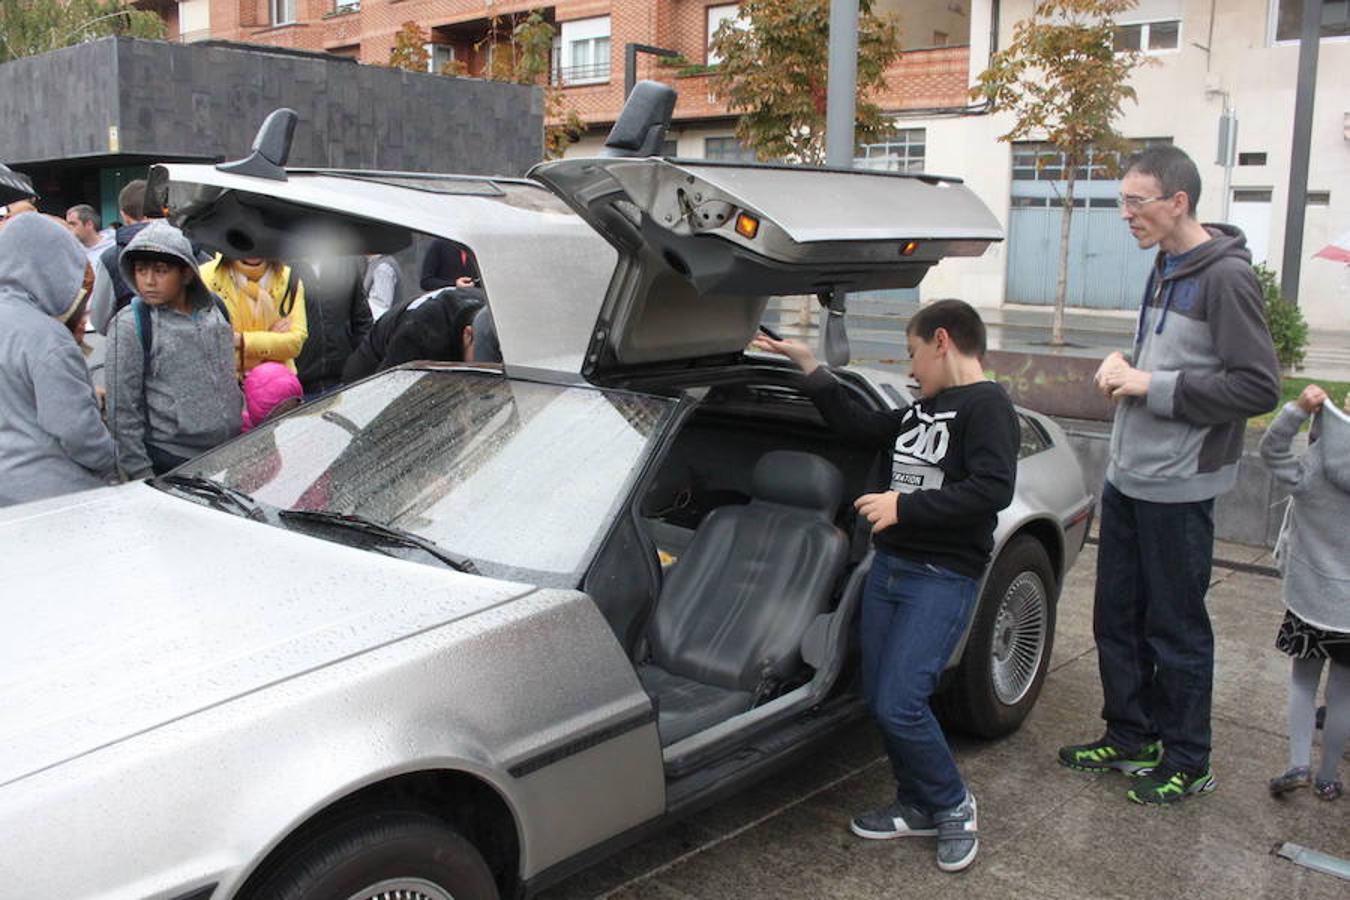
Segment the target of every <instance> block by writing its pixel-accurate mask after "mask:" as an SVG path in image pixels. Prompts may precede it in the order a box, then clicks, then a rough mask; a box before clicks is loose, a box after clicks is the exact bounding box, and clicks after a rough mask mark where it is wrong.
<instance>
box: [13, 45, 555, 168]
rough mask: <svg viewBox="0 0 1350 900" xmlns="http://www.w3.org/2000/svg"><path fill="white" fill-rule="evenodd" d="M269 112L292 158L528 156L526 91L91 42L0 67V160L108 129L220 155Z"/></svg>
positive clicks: (341, 64) (80, 144)
mask: <svg viewBox="0 0 1350 900" xmlns="http://www.w3.org/2000/svg"><path fill="white" fill-rule="evenodd" d="M281 106H289V107H290V108H292V109H294V110H295V111H296V112H297V113H299V115H300V123H299V126H298V127H297V129H296V134H295V143H294V144H293V146H292V151H291V159H290V164H291V165H294V166H333V167H351V168H381V169H397V170H406V171H422V172H427V171H435V172H447V171H448V172H463V173H468V174H498V175H520V174H523V173H524V171H525V170H526V169H528V168H529V167H530V166H531V165H533V164H534V163H536V162H538V161H539V159H540V158H541V155H542V138H543V97H542V92H541V91H540V90H539V89H538V88H532V87H522V86H519V85H511V84H501V83H496V82H488V81H477V80H470V79H460V78H446V77H444V76H439V75H423V74H417V73H411V72H404V71H401V70H398V69H387V68H383V67H379V66H363V65H357V64H355V63H353V62H350V61H347V60H343V59H337V58H332V57H324V56H322V55H319V54H294V53H285V52H280V53H279V52H269V51H268V50H267V49H266V48H249V49H242V48H238V47H234V46H231V47H221V46H202V45H198V44H169V43H164V42H161V41H142V40H132V39H128V38H105V39H102V40H99V41H94V42H91V43H88V44H83V45H81V46H79V47H71V48H67V49H65V50H60V51H57V52H55V53H48V54H44V55H42V56H39V57H33V58H30V59H24V60H18V61H15V62H12V63H7V64H5V65H0V122H3V123H4V124H3V126H0V159H5V160H7V161H11V162H19V163H24V162H33V161H44V160H54V159H61V158H69V157H72V156H83V155H88V154H91V153H99V154H107V153H109V152H110V151H109V147H108V143H107V127H108V125H110V124H115V125H117V127H118V133H119V138H120V152H121V153H122V154H124V155H134V156H144V157H157V156H163V157H166V158H167V157H178V158H182V157H197V158H205V159H219V158H228V159H234V158H238V157H240V156H242V155H244V154H246V153H247V152H248V148H249V145H250V144H251V143H252V141H253V136H254V134H255V133H256V131H257V129H258V126H259V125H260V124H261V123H262V120H263V119H264V118H265V117H266V115H267V114H268V113H269V112H271V111H272V110H273V109H276V108H277V107H281ZM15 122H17V123H19V126H20V127H19V129H13V128H11V125H12V124H13V123H15ZM16 130H19V131H22V132H24V133H23V134H15V131H16Z"/></svg>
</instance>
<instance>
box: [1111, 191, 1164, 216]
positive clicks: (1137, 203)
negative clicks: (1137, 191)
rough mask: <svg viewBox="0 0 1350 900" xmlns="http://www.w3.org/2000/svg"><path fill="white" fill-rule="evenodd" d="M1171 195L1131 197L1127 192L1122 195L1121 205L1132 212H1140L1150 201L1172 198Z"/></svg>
mask: <svg viewBox="0 0 1350 900" xmlns="http://www.w3.org/2000/svg"><path fill="white" fill-rule="evenodd" d="M1170 199H1171V198H1170V197H1130V196H1127V195H1125V194H1121V195H1120V205H1121V206H1123V207H1125V208H1126V209H1128V210H1129V211H1130V212H1139V210H1141V209H1143V208H1144V207H1145V206H1147V205H1148V204H1150V203H1154V202H1156V201H1158V200H1170Z"/></svg>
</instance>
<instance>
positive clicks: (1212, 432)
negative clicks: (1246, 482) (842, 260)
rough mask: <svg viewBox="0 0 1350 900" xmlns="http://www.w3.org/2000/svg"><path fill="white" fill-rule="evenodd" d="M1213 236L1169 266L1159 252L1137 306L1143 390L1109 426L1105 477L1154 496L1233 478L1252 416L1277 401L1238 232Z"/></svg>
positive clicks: (1217, 230) (1193, 494) (1248, 261)
mask: <svg viewBox="0 0 1350 900" xmlns="http://www.w3.org/2000/svg"><path fill="white" fill-rule="evenodd" d="M1205 227H1206V228H1207V229H1208V230H1209V233H1210V235H1211V239H1210V240H1208V241H1206V242H1205V243H1203V244H1201V245H1200V246H1198V247H1196V248H1194V249H1193V250H1191V251H1190V252H1189V253H1184V254H1181V256H1180V257H1178V258H1176V259H1175V260H1174V263H1175V266H1174V267H1169V266H1168V259H1167V254H1166V253H1163V252H1159V253H1158V256H1157V260H1156V262H1155V264H1154V270H1153V272H1152V274H1150V275H1149V279H1148V286H1147V289H1146V290H1145V292H1144V301H1143V305H1142V307H1141V308H1140V310H1139V325H1138V331H1137V333H1136V336H1135V345H1134V365H1135V367H1136V368H1139V369H1142V370H1144V371H1147V372H1150V373H1151V374H1152V381H1151V382H1150V384H1149V388H1148V395H1147V396H1145V397H1126V398H1125V399H1123V400H1121V401H1120V404H1119V405H1118V406H1117V407H1116V417H1115V423H1114V424H1113V426H1112V428H1111V462H1110V465H1109V466H1108V467H1107V470H1106V480H1107V481H1109V482H1111V484H1112V485H1114V486H1115V487H1116V489H1117V490H1119V491H1120V492H1121V493H1122V494H1124V495H1125V496H1127V497H1133V498H1134V499H1136V500H1146V501H1152V502H1156V503H1190V502H1195V501H1200V500H1209V499H1212V498H1214V497H1217V496H1218V495H1219V494H1222V493H1224V492H1225V491H1227V490H1228V489H1229V488H1231V487H1232V486H1233V484H1234V482H1236V481H1237V462H1238V457H1240V456H1241V455H1242V439H1243V434H1244V433H1245V431H1246V423H1247V418H1248V417H1249V416H1255V415H1259V414H1261V413H1264V412H1268V411H1269V410H1272V409H1274V408H1275V405H1276V404H1277V403H1279V402H1280V366H1279V363H1278V362H1277V361H1276V359H1275V347H1274V345H1273V344H1272V343H1271V340H1270V330H1269V329H1268V328H1267V327H1266V320H1265V306H1264V301H1263V300H1262V297H1261V288H1260V286H1259V285H1258V284H1257V281H1256V274H1255V273H1254V272H1253V271H1252V256H1251V253H1250V252H1249V251H1248V250H1247V240H1246V238H1244V237H1243V236H1242V232H1241V231H1239V230H1238V229H1236V228H1234V227H1232V226H1231V225H1206V226H1205Z"/></svg>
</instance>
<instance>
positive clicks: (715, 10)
mask: <svg viewBox="0 0 1350 900" xmlns="http://www.w3.org/2000/svg"><path fill="white" fill-rule="evenodd" d="M707 13H708V40H707V41H706V44H707V47H708V56H707V59H708V65H710V66H715V65H717V64H718V63H720V62H721V61H722V57H720V56H718V55H717V54H716V53H714V52H713V49H712V39H713V35H714V34H717V29H719V28H721V27H722V23H723V22H731V23H732V26H733V27H735V28H749V27H750V23H749V22H746V21H744V20H742V19H738V18H737V16H739V15H740V13H741V7H740V5H739V4H737V3H728V4H726V5H725V6H710V7H708V10H707Z"/></svg>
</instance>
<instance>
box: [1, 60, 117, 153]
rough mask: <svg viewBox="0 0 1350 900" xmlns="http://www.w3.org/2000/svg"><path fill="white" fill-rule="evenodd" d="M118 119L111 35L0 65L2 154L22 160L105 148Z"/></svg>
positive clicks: (115, 68) (103, 150)
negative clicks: (109, 38)
mask: <svg viewBox="0 0 1350 900" xmlns="http://www.w3.org/2000/svg"><path fill="white" fill-rule="evenodd" d="M117 124H118V111H117V49H116V47H115V46H114V44H113V42H112V41H98V42H95V43H89V44H81V45H80V46H78V47H67V48H65V49H64V50H55V51H53V52H51V53H44V54H42V55H41V56H30V57H28V58H26V59H18V60H14V61H13V62H8V63H5V64H3V65H0V160H4V161H5V162H6V163H26V162H32V161H35V160H44V159H71V158H76V157H83V156H94V155H102V154H106V153H108V152H109V148H108V126H110V125H112V126H116V125H117Z"/></svg>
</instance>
